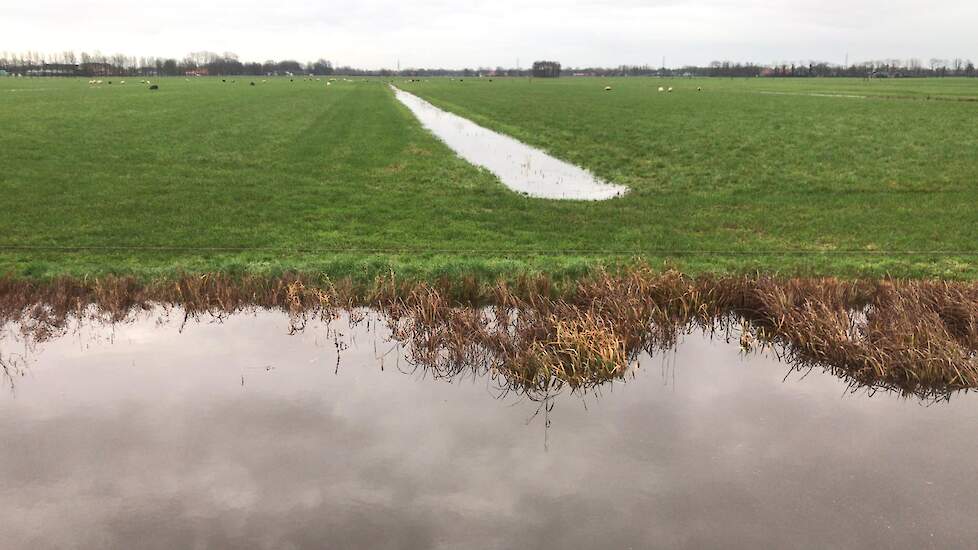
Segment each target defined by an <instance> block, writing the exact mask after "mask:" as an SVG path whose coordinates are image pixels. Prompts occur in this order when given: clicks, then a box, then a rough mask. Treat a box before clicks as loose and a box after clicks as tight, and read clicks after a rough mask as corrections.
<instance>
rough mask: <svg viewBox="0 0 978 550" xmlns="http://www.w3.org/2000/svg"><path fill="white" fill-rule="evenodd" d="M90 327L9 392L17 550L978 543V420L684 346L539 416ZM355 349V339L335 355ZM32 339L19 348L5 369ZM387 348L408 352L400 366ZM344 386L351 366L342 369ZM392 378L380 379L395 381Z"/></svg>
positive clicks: (331, 347) (0, 409)
mask: <svg viewBox="0 0 978 550" xmlns="http://www.w3.org/2000/svg"><path fill="white" fill-rule="evenodd" d="M367 326H368V324H367V323H363V324H361V325H358V326H357V327H355V328H354V327H348V325H347V324H345V323H344V322H343V321H339V322H336V323H334V324H333V325H332V327H333V329H335V330H338V331H339V332H340V333H342V337H341V338H339V339H337V338H335V337H334V336H336V335H334V334H331V333H329V332H328V331H327V329H326V328H325V327H323V326H322V325H313V324H310V326H309V327H307V329H306V330H305V331H303V332H301V333H298V334H294V335H289V331H288V327H289V321H288V318H287V316H285V315H284V314H278V313H259V314H256V315H239V316H234V317H231V318H228V319H225V320H223V322H220V323H216V322H213V323H211V322H203V323H200V324H191V325H189V326H187V327H185V328H184V329H183V331H182V332H181V330H180V326H179V324H178V323H171V324H165V325H162V326H158V324H157V322H156V321H155V319H154V318H152V317H147V318H146V319H145V320H143V321H140V322H136V323H131V324H124V325H116V326H114V327H87V328H83V329H81V331H80V332H78V333H73V334H69V335H67V336H64V337H61V338H57V339H54V340H52V341H50V342H47V343H45V344H43V345H42V346H41V347H39V348H38V349H36V350H34V351H33V352H31V353H28V354H26V355H27V357H28V362H27V363H26V364H25V365H22V372H23V375H22V376H21V375H15V381H14V382H15V383H14V386H13V388H12V389H11V390H10V391H8V392H5V393H3V394H0V441H2V445H0V464H2V467H0V525H2V526H3V530H2V533H0V546H2V547H4V548H64V547H80V548H133V547H139V548H307V547H311V548H647V547H690V548H703V547H724V548H730V547H734V548H738V547H739V548H758V547H803V548H810V547H839V548H871V547H903V548H926V547H932V548H945V547H969V546H971V545H972V544H973V543H974V541H975V540H978V527H976V525H975V522H974V519H973V518H974V516H975V512H976V511H978V506H976V502H978V476H976V474H978V467H976V458H975V457H978V401H976V399H975V396H974V395H958V396H955V397H953V398H952V399H951V400H950V401H948V402H939V403H930V404H928V403H922V402H920V401H916V400H908V399H903V398H900V397H899V396H895V395H892V394H885V393H878V394H876V395H874V396H870V395H868V394H866V393H864V392H861V393H856V394H852V393H849V392H847V391H846V388H847V386H846V383H845V382H844V381H841V380H839V379H837V378H835V377H833V376H831V375H829V374H826V373H821V372H813V373H812V374H811V375H809V376H807V377H805V378H804V379H800V375H792V376H789V377H788V379H787V380H783V379H784V376H785V373H786V369H785V367H784V366H783V365H780V364H778V363H777V361H776V360H774V359H772V358H765V357H760V356H751V357H749V358H745V357H743V356H742V354H741V353H740V351H739V349H738V347H737V346H736V345H734V344H727V343H724V342H723V341H722V340H719V341H718V340H709V339H707V338H705V337H701V336H699V335H692V336H688V337H687V338H686V339H685V341H684V343H683V344H682V345H681V346H679V347H678V348H677V349H676V350H675V352H674V353H670V354H668V355H667V356H659V357H647V356H646V357H644V358H643V360H642V367H641V368H640V369H638V370H637V371H636V372H635V375H634V377H633V378H631V379H630V380H629V381H628V382H627V383H622V382H616V383H613V384H609V385H606V386H603V387H602V388H601V389H600V390H599V392H600V396H596V395H594V394H593V393H590V394H587V395H584V396H581V395H571V394H567V393H565V394H563V395H561V396H560V397H559V398H558V399H556V403H555V406H554V408H553V410H552V411H550V412H549V420H550V423H549V427H548V426H547V422H546V420H547V418H545V415H544V414H543V413H540V414H539V415H538V414H537V413H538V412H539V411H540V406H541V405H540V404H539V403H536V402H532V401H530V400H527V399H521V398H520V397H519V396H518V395H515V394H512V393H511V394H507V395H505V396H503V397H500V396H499V392H498V390H497V388H496V385H495V384H493V383H492V382H491V381H489V380H487V379H486V378H482V377H473V376H469V377H462V378H456V379H454V380H453V381H445V380H432V379H430V376H427V375H426V374H425V372H424V371H423V370H417V371H409V372H408V373H407V374H405V372H404V371H406V370H407V368H408V365H407V364H406V362H405V361H404V360H403V359H399V355H400V353H401V351H399V350H397V349H396V347H395V346H394V344H392V343H390V342H389V341H387V340H386V338H385V334H384V331H383V329H379V328H376V325H373V327H374V328H373V330H368V329H367ZM337 341H342V342H344V345H341V346H340V347H339V348H337ZM19 345H20V344H16V343H12V342H11V341H10V339H9V338H8V339H7V341H6V342H5V343H4V347H3V350H4V354H5V356H7V357H10V356H11V355H12V354H14V353H15V352H17V351H18V350H17V346H19ZM392 348H393V351H392ZM338 356H339V358H340V361H339V368H338V369H337V357H338ZM382 365H383V366H382Z"/></svg>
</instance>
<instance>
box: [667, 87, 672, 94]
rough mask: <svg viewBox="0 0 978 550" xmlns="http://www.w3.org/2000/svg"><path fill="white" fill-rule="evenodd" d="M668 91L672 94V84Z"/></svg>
mask: <svg viewBox="0 0 978 550" xmlns="http://www.w3.org/2000/svg"><path fill="white" fill-rule="evenodd" d="M668 91H669V93H670V94H671V93H672V86H669V90H668Z"/></svg>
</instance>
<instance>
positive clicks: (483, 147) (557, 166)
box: [391, 86, 628, 201]
mask: <svg viewBox="0 0 978 550" xmlns="http://www.w3.org/2000/svg"><path fill="white" fill-rule="evenodd" d="M391 88H392V89H393V90H394V95H395V97H396V98H397V100H398V101H400V102H401V103H403V104H404V105H405V106H406V107H407V108H408V109H410V110H411V112H412V113H414V116H415V117H417V119H418V120H419V121H421V124H422V125H423V126H424V127H425V128H427V129H428V130H430V131H431V132H432V133H433V134H434V135H435V136H436V137H438V138H439V139H441V140H442V141H443V142H445V144H446V145H448V146H449V147H450V148H451V149H452V150H453V151H455V152H456V153H457V154H458V155H459V156H460V157H462V158H464V159H465V160H467V161H469V162H471V163H472V164H475V165H476V166H481V167H483V168H485V169H487V170H489V171H490V172H492V173H493V174H495V175H496V176H497V177H498V178H499V179H500V181H502V183H503V184H504V185H505V186H506V187H508V188H510V189H512V190H513V191H516V192H518V193H523V194H526V195H529V196H532V197H538V198H544V199H569V200H589V201H594V200H606V199H612V198H615V197H620V196H621V195H624V194H625V193H627V192H628V188H627V187H625V186H623V185H614V184H610V183H607V182H604V181H602V180H600V179H598V178H597V177H595V176H594V174H592V173H590V172H588V171H587V170H584V169H583V168H580V167H577V166H574V165H573V164H570V163H567V162H564V161H562V160H560V159H557V158H554V157H552V156H550V155H548V154H547V153H545V152H543V151H541V150H539V149H534V148H533V147H530V146H528V145H526V144H525V143H523V142H521V141H519V140H517V139H514V138H512V137H509V136H507V135H504V134H500V133H497V132H494V131H492V130H489V129H487V128H483V127H482V126H479V125H478V124H476V123H474V122H472V121H471V120H468V119H466V118H463V117H460V116H458V115H456V114H452V113H449V112H447V111H443V110H441V109H439V108H438V107H435V106H434V105H432V104H431V103H428V102H427V101H425V100H423V99H421V98H419V97H418V96H415V95H413V94H410V93H408V92H405V91H403V90H400V89H398V88H396V87H394V86H391Z"/></svg>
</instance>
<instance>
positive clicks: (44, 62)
mask: <svg viewBox="0 0 978 550" xmlns="http://www.w3.org/2000/svg"><path fill="white" fill-rule="evenodd" d="M0 70H4V71H6V72H7V73H9V74H16V75H24V76H86V77H98V76H102V77H104V76H184V75H202V76H204V75H216V76H224V75H226V76H234V75H253V76H260V75H283V74H294V75H298V74H315V75H330V74H333V73H334V70H333V64H332V63H331V62H329V61H327V60H325V59H319V60H317V61H311V62H308V63H299V62H298V61H294V60H284V61H274V60H269V61H265V62H263V63H257V62H242V61H241V60H239V59H238V56H237V55H235V54H233V53H230V52H226V53H223V54H216V53H213V52H193V53H190V54H188V55H187V56H186V57H184V58H183V59H173V58H162V57H138V58H137V57H131V56H127V55H122V54H116V55H104V54H101V53H98V52H96V53H94V54H90V53H87V52H82V53H80V54H77V55H76V54H75V52H73V51H65V52H59V53H54V54H51V53H47V54H44V53H39V52H26V53H8V52H0Z"/></svg>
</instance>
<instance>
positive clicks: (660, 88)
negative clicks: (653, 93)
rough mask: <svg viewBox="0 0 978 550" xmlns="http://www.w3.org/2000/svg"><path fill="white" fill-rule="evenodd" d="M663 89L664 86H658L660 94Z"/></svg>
mask: <svg viewBox="0 0 978 550" xmlns="http://www.w3.org/2000/svg"><path fill="white" fill-rule="evenodd" d="M664 91H666V89H665V88H663V87H662V86H659V93H660V94H661V93H662V92H664Z"/></svg>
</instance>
